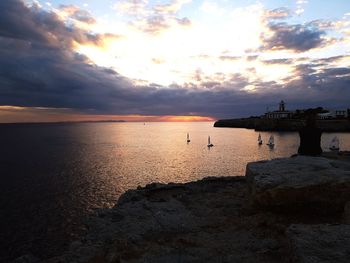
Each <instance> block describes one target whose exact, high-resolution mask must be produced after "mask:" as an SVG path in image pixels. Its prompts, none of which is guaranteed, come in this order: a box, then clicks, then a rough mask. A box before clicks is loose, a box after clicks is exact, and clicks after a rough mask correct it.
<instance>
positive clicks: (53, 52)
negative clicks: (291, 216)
mask: <svg viewBox="0 0 350 263" xmlns="http://www.w3.org/2000/svg"><path fill="white" fill-rule="evenodd" d="M0 13H1V15H0V58H1V59H0V105H16V106H26V107H48V108H71V109H73V110H77V111H79V112H86V113H89V114H92V113H96V114H97V113H98V114H101V113H103V114H143V115H188V114H189V113H192V114H196V115H206V116H214V117H218V118H229V117H239V116H242V115H243V116H244V115H245V116H247V115H248V116H249V115H256V114H258V113H262V112H263V111H264V110H265V108H266V105H274V104H275V103H276V101H277V102H278V101H279V100H280V99H282V98H283V99H285V100H286V101H287V102H288V103H289V105H292V104H295V105H298V104H301V103H305V105H306V107H307V106H308V105H309V104H310V103H312V102H314V103H319V105H320V106H323V104H324V103H325V102H331V103H333V104H334V105H343V104H345V103H348V98H349V97H350V91H349V88H348V87H349V86H350V81H349V74H348V71H347V70H346V69H345V68H338V69H336V68H335V69H324V70H322V71H320V70H318V71H316V69H315V68H314V67H315V65H314V64H312V63H310V64H305V65H300V66H298V67H297V68H296V72H295V75H298V76H299V78H297V79H296V78H295V76H293V78H290V79H289V80H288V81H287V83H286V84H285V85H282V84H277V83H275V82H263V81H256V82H254V83H250V82H249V80H248V79H247V78H246V77H244V76H243V75H241V74H232V76H231V77H230V78H229V79H227V77H226V76H224V75H223V74H220V73H218V74H216V75H215V77H213V79H211V78H208V77H206V76H205V75H204V74H202V73H201V72H200V71H198V72H197V73H196V74H197V79H196V83H195V84H193V83H188V84H186V85H184V86H178V85H171V86H169V87H166V88H165V87H160V86H159V85H146V86H135V85H134V84H132V83H131V81H130V80H128V79H127V78H124V77H123V76H120V75H119V74H118V73H117V72H115V71H113V70H111V69H107V68H102V67H98V66H95V65H93V64H92V63H91V61H89V60H88V59H87V58H86V57H85V56H83V55H79V54H77V53H75V52H74V51H73V50H72V45H73V44H72V43H73V42H74V41H77V42H81V43H84V42H85V41H88V42H93V43H95V42H96V41H97V42H98V39H99V38H101V36H98V35H91V36H90V35H89V33H88V32H86V31H84V30H81V29H77V28H70V27H67V26H66V25H65V23H64V22H63V21H61V20H60V19H59V18H58V17H57V16H56V15H55V14H54V13H48V12H45V11H43V10H40V9H38V8H37V7H33V8H28V7H26V6H25V5H24V4H23V3H22V2H21V1H19V0H1V1H0ZM90 38H91V39H90ZM95 38H96V39H95ZM252 70H253V69H252ZM218 80H219V81H218ZM249 84H254V85H255V86H256V87H257V90H258V92H256V93H249V92H245V91H244V88H245V86H247V85H249ZM339 94H341V95H339Z"/></svg>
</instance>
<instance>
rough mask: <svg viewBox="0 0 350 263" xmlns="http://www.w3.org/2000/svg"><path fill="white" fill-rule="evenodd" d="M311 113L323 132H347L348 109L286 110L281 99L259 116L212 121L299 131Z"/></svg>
mask: <svg viewBox="0 0 350 263" xmlns="http://www.w3.org/2000/svg"><path fill="white" fill-rule="evenodd" d="M310 115H313V116H314V118H315V119H316V125H317V127H318V128H320V129H321V130H322V131H323V132H349V131H350V109H337V110H334V109H333V110H331V109H324V108H322V107H318V108H310V109H297V110H293V111H291V110H286V104H285V102H284V101H283V100H282V101H281V102H280V103H279V106H278V110H275V111H270V110H267V111H266V112H265V113H264V114H263V115H261V116H254V117H249V118H239V119H223V120H218V121H216V122H215V123H214V127H227V128H246V129H255V130H256V131H299V130H300V129H301V128H302V127H303V126H305V122H306V119H307V118H308V116H310Z"/></svg>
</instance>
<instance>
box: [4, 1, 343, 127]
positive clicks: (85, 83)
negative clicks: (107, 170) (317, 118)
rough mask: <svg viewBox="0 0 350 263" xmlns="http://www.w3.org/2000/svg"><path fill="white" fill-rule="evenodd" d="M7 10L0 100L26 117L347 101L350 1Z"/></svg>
mask: <svg viewBox="0 0 350 263" xmlns="http://www.w3.org/2000/svg"><path fill="white" fill-rule="evenodd" d="M0 7H1V8H2V9H3V10H5V11H6V10H7V11H6V12H5V14H9V15H6V16H4V23H3V24H6V25H7V26H6V28H3V29H2V30H0V36H1V37H2V38H1V41H0V44H1V47H2V50H3V51H2V52H3V54H2V62H1V64H0V66H2V67H3V69H4V70H2V72H4V73H3V74H2V75H1V76H0V80H1V83H3V84H4V85H3V88H2V89H3V90H2V93H1V94H0V95H1V96H0V105H11V106H18V107H26V108H27V109H28V110H22V111H21V112H22V117H21V118H20V119H28V120H29V119H30V120H32V119H36V117H33V116H38V114H39V113H38V112H37V111H36V113H35V114H34V113H33V112H32V109H37V108H48V109H49V111H50V112H55V114H50V116H46V114H47V111H41V112H40V114H42V115H41V119H45V120H48V119H50V120H51V119H55V118H57V120H58V121H59V120H62V119H66V118H68V119H74V120H75V119H80V118H81V119H100V118H105V116H106V118H107V119H114V118H118V119H125V120H133V119H140V120H144V119H145V120H146V119H149V118H151V119H157V120H164V121H188V120H197V119H198V120H202V119H203V120H213V119H218V118H224V117H225V118H231V117H241V116H242V117H243V116H250V115H257V114H261V113H263V111H264V109H266V107H276V103H277V102H278V101H279V100H280V99H284V100H286V101H287V103H288V106H289V107H292V108H296V107H317V106H324V107H329V108H339V107H347V106H348V102H347V100H346V99H345V98H346V97H347V96H344V94H347V95H349V96H350V94H349V89H348V86H349V82H350V80H349V78H350V72H349V67H350V55H349V54H350V45H349V43H350V15H349V13H350V4H349V2H348V1H347V0H336V1H332V4H330V3H329V2H326V1H317V0H313V1H311V0H310V1H297V0H287V1H284V2H283V3H281V2H280V1H276V0H260V1H242V0H239V1H225V0H218V1H212V0H135V1H127V0H119V1H91V0H87V1H83V2H81V1H77V0H51V1H43V0H26V1H22V0H14V1H9V0H6V1H3V3H2V4H1V6H0ZM13 12H14V13H16V16H17V17H19V18H18V20H13V17H14V16H11V15H10V14H12V13H13ZM18 25H21V26H20V27H18ZM10 47H11V48H10ZM337 94H338V95H337ZM339 94H343V96H340V95H339ZM242 105H244V106H242ZM65 109H70V111H67V110H65ZM62 111H64V114H63V115H62ZM16 114H17V115H18V113H16ZM33 114H34V115H33ZM40 114H39V115H40ZM70 114H73V115H72V116H70V117H68V115H70ZM17 115H16V116H17ZM1 116H2V118H1V120H0V122H5V121H11V118H12V117H14V116H15V115H14V113H13V112H11V113H6V114H4V113H1ZM5 116H6V118H5ZM10 116H12V117H10ZM30 116H32V117H30ZM53 116H55V117H53ZM97 116H101V117H97ZM130 116H141V117H140V118H138V117H135V118H134V117H130ZM169 116H170V117H169ZM194 116H196V117H194ZM197 116H202V117H197ZM39 119H40V118H39ZM39 119H38V120H39ZM16 120H17V117H16V118H14V119H13V121H16Z"/></svg>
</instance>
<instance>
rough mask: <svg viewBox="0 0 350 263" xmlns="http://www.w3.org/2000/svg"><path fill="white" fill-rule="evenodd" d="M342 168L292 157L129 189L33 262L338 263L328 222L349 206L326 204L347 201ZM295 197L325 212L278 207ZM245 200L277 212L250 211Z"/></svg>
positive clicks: (334, 231)
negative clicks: (56, 249) (80, 234)
mask: <svg viewBox="0 0 350 263" xmlns="http://www.w3.org/2000/svg"><path fill="white" fill-rule="evenodd" d="M349 168H350V165H349V163H346V162H339V160H336V158H335V159H328V160H325V159H324V158H313V157H294V158H290V159H280V160H272V161H269V162H258V163H252V164H249V165H248V169H247V176H246V177H222V178H206V179H203V180H200V181H197V182H191V183H186V184H172V183H170V184H157V183H154V184H150V185H147V186H146V187H144V188H141V187H140V188H138V189H136V190H129V191H127V192H126V193H125V194H123V195H122V196H121V197H120V199H119V201H118V203H117V204H116V205H115V207H114V208H113V209H102V210H98V211H96V215H94V216H92V217H91V219H90V220H89V222H90V223H89V225H88V228H89V231H88V234H87V235H86V236H85V237H84V238H83V239H82V240H79V241H76V242H73V243H72V244H71V246H70V250H69V251H68V252H67V253H65V254H64V255H62V256H60V257H56V258H52V259H46V260H42V261H40V263H43V262H45V263H68V262H69V263H118V262H119V263H121V262H127V263H136V262H137V263H138V262H154V263H157V262H159V263H160V262H169V263H172V262H174V263H175V262H176V263H177V262H181V263H187V262H191V263H192V262H194V263H195V262H214V263H215V262H218V263H219V262H220V263H221V262H248V263H250V262H251V263H253V262H254V263H255V262H271V263H273V262H282V263H283V262H291V259H293V260H294V262H345V261H341V260H343V259H342V258H343V255H345V254H346V253H349V251H348V250H347V248H346V247H350V246H349V244H348V242H349V240H350V236H349V233H350V231H349V226H346V225H345V226H344V225H343V226H342V227H344V228H341V227H340V226H337V225H335V226H334V225H329V224H341V223H343V224H344V223H347V220H348V217H349V216H348V214H349V211H348V206H349V205H346V209H345V211H344V213H343V210H342V209H341V211H340V210H339V211H338V210H336V212H334V210H333V209H330V207H329V205H330V203H334V204H338V205H339V206H340V204H341V203H343V202H344V200H345V199H346V198H347V196H348V194H349V189H348V188H347V187H348V182H349V180H348V171H350V170H349ZM293 170H294V172H293ZM304 174H305V175H304ZM284 175H285V176H284ZM298 176H300V177H301V178H298ZM332 176H333V178H332ZM317 177H319V178H317ZM342 187H343V188H342ZM299 188H300V189H299ZM318 188H319V190H318ZM252 189H253V191H251V190H252ZM337 189H338V191H339V192H338V193H337V195H335V191H336V190H337ZM283 191H286V193H287V194H284V193H283ZM303 191H306V193H305V194H302V192H303ZM267 193H268V194H267ZM271 193H276V194H275V195H274V194H271ZM333 195H334V196H333ZM300 196H302V197H303V198H308V200H312V203H314V201H320V200H321V201H322V202H325V204H327V205H326V206H324V207H323V208H325V209H326V210H327V209H330V211H332V212H330V213H324V214H315V213H310V212H306V211H305V210H297V211H293V209H279V208H281V206H280V205H281V204H283V205H284V204H288V205H290V206H292V207H293V206H295V205H298V204H300V203H303V202H306V201H305V199H303V198H301V197H300ZM324 196H327V198H330V197H332V198H333V199H332V200H326V198H325V197H324ZM252 197H253V199H254V200H255V205H256V203H259V202H260V203H263V204H273V202H276V203H277V204H278V205H277V206H276V207H277V209H257V207H256V206H254V205H253V206H252V205H251V199H252ZM258 198H262V199H261V200H263V201H260V200H259V199H258ZM278 198H282V200H279V199H278ZM338 198H339V199H338ZM348 200H349V201H350V199H348ZM293 201H294V203H293ZM308 202H309V201H308ZM343 205H344V204H343ZM291 225H292V227H290V226H291ZM287 229H288V230H287ZM327 242H328V243H327ZM329 242H331V244H329ZM327 246H329V248H331V250H330V249H328V248H327ZM338 248H339V249H338ZM347 255H348V254H347ZM348 256H349V257H350V255H348ZM332 257H333V258H336V259H338V258H339V259H341V260H340V261H337V260H336V261H331V260H330V261H327V260H328V259H330V258H332ZM31 260H32V261H31ZM312 260H314V261H312ZM322 260H324V261H322ZM15 262H16V261H15ZM17 262H26V263H34V262H38V261H37V259H36V258H31V257H22V258H20V259H19V261H17ZM346 262H347V261H346Z"/></svg>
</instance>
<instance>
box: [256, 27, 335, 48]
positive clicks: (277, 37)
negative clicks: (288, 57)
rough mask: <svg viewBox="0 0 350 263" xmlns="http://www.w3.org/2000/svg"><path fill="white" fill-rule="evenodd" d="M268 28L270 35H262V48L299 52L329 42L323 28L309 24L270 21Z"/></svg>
mask: <svg viewBox="0 0 350 263" xmlns="http://www.w3.org/2000/svg"><path fill="white" fill-rule="evenodd" d="M269 30H270V31H271V32H272V35H271V36H266V35H263V36H262V40H263V42H264V45H263V47H262V50H290V51H293V52H296V53H300V52H305V51H308V50H311V49H314V48H320V47H324V46H326V45H327V44H329V41H328V40H326V39H325V35H326V32H325V31H324V30H320V29H319V28H317V27H313V26H309V25H300V24H297V25H289V24H287V23H271V24H269Z"/></svg>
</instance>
